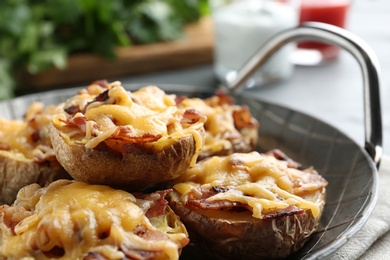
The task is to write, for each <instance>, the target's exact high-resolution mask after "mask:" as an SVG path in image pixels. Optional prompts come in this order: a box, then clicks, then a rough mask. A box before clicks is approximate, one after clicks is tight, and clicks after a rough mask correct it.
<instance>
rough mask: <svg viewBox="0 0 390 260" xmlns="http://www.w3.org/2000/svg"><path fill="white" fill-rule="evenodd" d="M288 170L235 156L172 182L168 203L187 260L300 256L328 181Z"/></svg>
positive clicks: (257, 157) (271, 161)
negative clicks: (184, 234) (181, 229)
mask: <svg viewBox="0 0 390 260" xmlns="http://www.w3.org/2000/svg"><path fill="white" fill-rule="evenodd" d="M291 165H292V164H288V162H287V161H286V160H278V159H276V158H275V157H274V156H273V153H268V154H260V153H258V152H251V153H245V154H244V153H235V154H232V155H229V156H224V157H221V156H214V157H211V158H208V159H205V160H202V161H200V162H198V163H197V165H196V166H194V167H193V168H191V169H189V170H187V171H186V172H185V173H184V174H183V175H182V176H181V177H180V178H179V179H177V180H175V181H174V185H173V189H174V192H173V193H172V194H170V197H169V201H170V206H171V207H172V209H173V210H174V211H175V213H176V214H177V215H179V216H180V218H181V220H182V221H183V223H184V224H185V225H186V227H187V229H188V231H189V234H190V239H191V243H190V246H189V247H187V249H186V250H190V252H191V254H190V255H192V257H195V258H190V259H201V258H205V257H208V258H216V259H276V258H284V257H287V256H289V255H291V254H293V253H294V252H296V251H298V250H299V249H300V248H301V247H302V246H303V245H304V243H305V242H306V241H307V239H308V238H309V237H310V235H311V234H312V233H313V232H314V231H315V230H316V228H317V226H318V223H319V220H320V217H321V214H322V211H323V208H324V204H325V195H326V194H325V189H326V185H327V182H326V180H325V179H323V178H322V177H321V176H320V175H319V174H318V173H317V172H316V171H315V170H314V169H313V168H308V169H305V170H299V169H297V168H294V167H291ZM183 253H184V252H183Z"/></svg>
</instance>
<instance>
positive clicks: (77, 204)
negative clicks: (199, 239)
mask: <svg viewBox="0 0 390 260" xmlns="http://www.w3.org/2000/svg"><path fill="white" fill-rule="evenodd" d="M13 207H14V208H15V209H18V210H19V211H20V212H21V213H19V215H21V214H24V218H22V220H21V221H19V222H18V223H17V225H16V226H15V228H14V233H13V232H11V231H10V229H9V227H8V226H7V225H6V224H5V223H6V221H5V220H4V218H5V217H4V215H3V216H2V218H1V220H0V227H1V233H0V235H2V238H1V239H0V242H1V245H0V255H2V256H4V257H9V258H21V257H34V258H35V259H49V258H50V257H49V255H50V253H49V252H50V251H51V250H52V249H53V248H57V252H58V248H60V249H61V250H63V254H62V255H60V256H58V257H56V259H83V257H84V256H85V255H86V254H87V253H89V252H99V253H101V254H102V255H103V256H105V257H107V258H108V259H123V258H124V257H125V255H124V254H123V252H122V251H121V250H120V248H124V249H129V250H132V249H134V250H141V251H142V250H143V251H161V252H164V253H165V255H166V257H167V259H178V257H179V255H178V250H179V241H182V239H183V238H184V239H186V237H187V234H184V233H183V232H179V231H180V230H172V228H170V227H169V225H168V224H167V222H168V220H167V219H164V217H166V216H165V215H162V216H160V217H158V218H157V219H154V220H153V223H151V222H150V220H149V219H148V218H147V217H145V215H144V211H143V210H142V209H141V208H140V206H139V205H138V204H137V199H136V198H135V197H134V196H133V195H131V194H129V193H127V192H125V191H121V190H115V189H112V188H110V187H108V186H99V185H88V184H85V183H82V182H74V181H68V180H60V181H56V182H54V183H52V184H50V185H49V186H48V187H47V188H43V189H40V188H39V186H38V185H30V186H27V187H25V188H23V189H22V190H21V191H20V192H19V194H18V197H17V200H16V202H15V204H14V206H13ZM0 216H1V215H0ZM15 216H16V215H13V218H15ZM139 226H143V227H145V228H146V230H151V231H155V230H160V231H161V232H163V234H165V235H166V236H167V238H166V239H156V240H152V239H143V238H142V237H140V236H138V235H137V234H136V233H135V232H134V230H136V228H137V227H139Z"/></svg>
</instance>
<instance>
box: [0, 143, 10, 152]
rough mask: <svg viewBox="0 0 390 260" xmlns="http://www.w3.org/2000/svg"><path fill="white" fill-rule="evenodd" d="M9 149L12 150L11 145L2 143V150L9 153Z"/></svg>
mask: <svg viewBox="0 0 390 260" xmlns="http://www.w3.org/2000/svg"><path fill="white" fill-rule="evenodd" d="M9 149H11V147H10V146H9V144H7V143H4V142H0V150H3V151H8V150H9Z"/></svg>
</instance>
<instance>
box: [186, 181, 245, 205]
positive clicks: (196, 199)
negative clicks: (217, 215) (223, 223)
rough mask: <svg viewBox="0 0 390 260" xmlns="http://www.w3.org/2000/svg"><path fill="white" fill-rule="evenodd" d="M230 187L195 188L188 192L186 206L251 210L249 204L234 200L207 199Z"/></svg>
mask: <svg viewBox="0 0 390 260" xmlns="http://www.w3.org/2000/svg"><path fill="white" fill-rule="evenodd" d="M228 190H229V188H228V187H225V186H214V187H211V188H210V189H205V188H201V189H193V190H192V191H190V192H189V193H188V200H187V202H186V206H188V207H195V208H199V209H206V210H231V211H244V210H250V208H248V206H246V205H244V204H242V203H239V202H232V201H221V200H218V201H216V200H214V201H207V199H208V198H210V197H212V196H214V195H216V194H217V193H223V192H226V191H228Z"/></svg>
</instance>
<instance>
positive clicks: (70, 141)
mask: <svg viewBox="0 0 390 260" xmlns="http://www.w3.org/2000/svg"><path fill="white" fill-rule="evenodd" d="M175 99H176V96H175V95H167V94H166V93H165V92H164V91H162V90H161V89H159V88H157V87H154V86H147V87H144V88H141V89H139V90H137V91H134V92H129V91H126V90H125V89H124V88H123V87H122V86H121V84H120V82H113V83H110V84H109V83H108V82H106V81H98V82H95V83H93V84H91V85H90V86H88V87H87V88H86V89H85V90H82V91H80V92H79V93H78V94H77V95H76V96H74V97H72V98H70V99H69V100H67V101H66V102H65V103H64V104H63V106H62V109H61V112H60V113H59V114H58V115H56V116H54V117H53V120H52V126H51V132H50V135H51V140H52V143H53V147H54V150H55V154H56V156H57V159H58V161H59V162H60V163H61V164H62V166H63V167H64V168H65V169H66V170H67V171H68V172H69V174H70V175H71V176H72V177H73V178H74V179H76V180H79V181H84V182H87V183H91V184H105V185H110V186H114V187H121V188H124V189H127V190H131V191H137V190H141V189H144V188H148V187H150V186H153V185H155V184H157V183H161V182H164V181H168V180H172V179H175V178H177V177H179V176H180V174H181V173H183V172H184V171H185V170H186V169H187V168H189V167H190V166H192V165H193V164H195V162H196V159H197V156H198V153H199V151H200V150H201V147H202V146H203V132H204V128H203V125H204V122H205V121H206V117H205V116H204V115H201V114H200V113H198V112H197V111H196V110H194V109H189V108H186V109H182V108H179V107H177V106H176V101H175Z"/></svg>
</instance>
